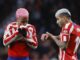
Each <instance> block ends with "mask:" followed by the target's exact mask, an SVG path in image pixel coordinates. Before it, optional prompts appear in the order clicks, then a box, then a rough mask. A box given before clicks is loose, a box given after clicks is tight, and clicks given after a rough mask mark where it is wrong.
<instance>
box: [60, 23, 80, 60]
mask: <svg viewBox="0 0 80 60" xmlns="http://www.w3.org/2000/svg"><path fill="white" fill-rule="evenodd" d="M60 40H61V41H62V42H67V48H66V49H65V50H62V49H61V48H60V50H59V52H60V53H59V60H77V57H76V52H77V49H78V46H79V44H80V27H79V26H78V25H76V24H75V23H72V22H70V23H67V24H66V25H65V26H64V27H63V28H62V31H61V33H60Z"/></svg>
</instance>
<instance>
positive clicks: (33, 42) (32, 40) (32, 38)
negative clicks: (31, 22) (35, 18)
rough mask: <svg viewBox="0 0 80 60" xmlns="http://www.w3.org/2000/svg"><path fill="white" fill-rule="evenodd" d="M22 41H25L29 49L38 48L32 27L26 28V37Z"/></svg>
mask: <svg viewBox="0 0 80 60" xmlns="http://www.w3.org/2000/svg"><path fill="white" fill-rule="evenodd" d="M24 39H25V40H26V41H27V44H28V46H30V47H31V48H33V49H35V48H37V47H38V41H37V36H36V30H35V28H34V27H29V28H28V33H27V37H26V38H25V37H24Z"/></svg>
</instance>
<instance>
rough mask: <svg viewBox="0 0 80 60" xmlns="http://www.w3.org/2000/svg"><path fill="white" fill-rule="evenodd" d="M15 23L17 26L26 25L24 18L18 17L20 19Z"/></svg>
mask: <svg viewBox="0 0 80 60" xmlns="http://www.w3.org/2000/svg"><path fill="white" fill-rule="evenodd" d="M17 22H18V23H19V24H26V23H27V20H26V18H23V17H20V18H18V19H17Z"/></svg>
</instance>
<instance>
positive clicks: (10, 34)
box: [3, 24, 18, 45]
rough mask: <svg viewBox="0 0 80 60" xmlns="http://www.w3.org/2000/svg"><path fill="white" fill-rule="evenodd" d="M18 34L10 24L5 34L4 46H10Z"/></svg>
mask: <svg viewBox="0 0 80 60" xmlns="http://www.w3.org/2000/svg"><path fill="white" fill-rule="evenodd" d="M17 34H18V31H15V29H14V28H13V27H12V25H11V24H9V25H8V26H7V28H6V30H5V32H4V36H3V44H4V45H8V44H10V43H11V42H12V41H14V39H15V37H16V35H17Z"/></svg>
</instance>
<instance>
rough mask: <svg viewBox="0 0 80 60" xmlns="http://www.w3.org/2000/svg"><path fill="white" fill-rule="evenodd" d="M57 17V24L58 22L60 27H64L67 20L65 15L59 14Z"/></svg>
mask: <svg viewBox="0 0 80 60" xmlns="http://www.w3.org/2000/svg"><path fill="white" fill-rule="evenodd" d="M56 19H57V24H58V25H59V26H60V27H62V26H63V25H64V23H65V21H66V20H65V18H64V17H63V16H58V17H56Z"/></svg>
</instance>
